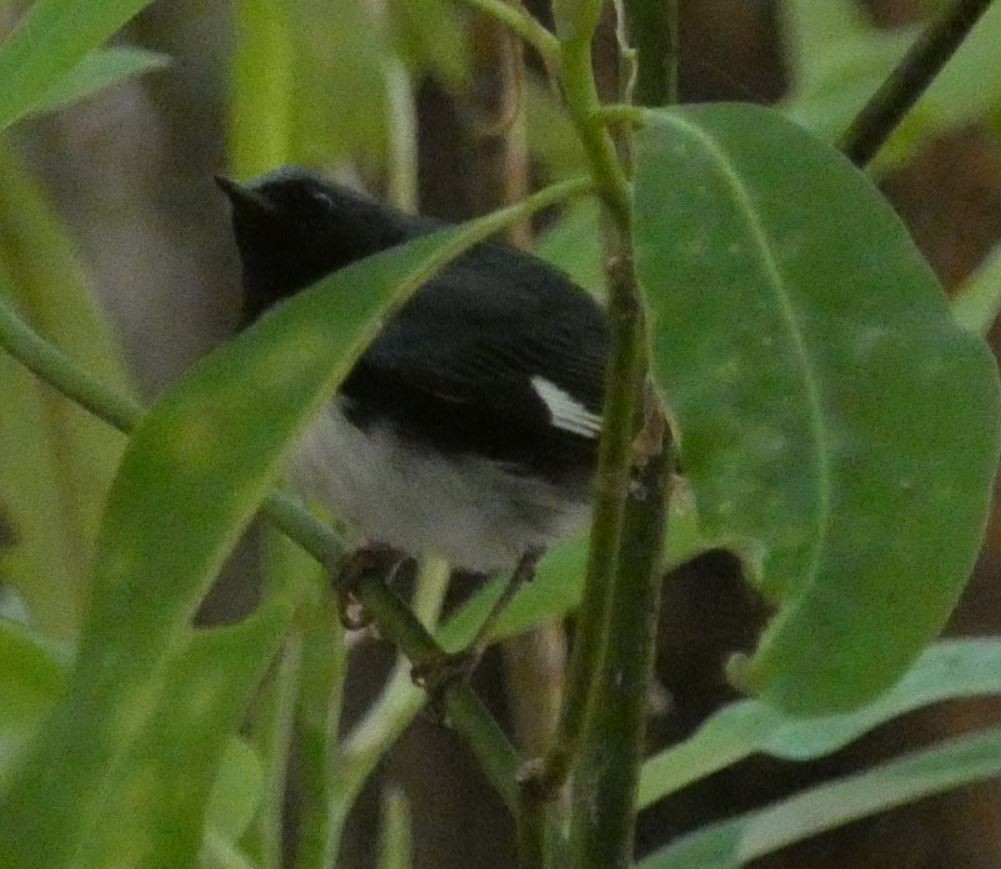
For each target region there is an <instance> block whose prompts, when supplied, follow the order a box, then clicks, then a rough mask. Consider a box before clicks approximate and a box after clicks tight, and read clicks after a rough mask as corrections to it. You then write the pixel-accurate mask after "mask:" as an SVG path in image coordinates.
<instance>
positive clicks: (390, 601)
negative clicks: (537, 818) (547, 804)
mask: <svg viewBox="0 0 1001 869" xmlns="http://www.w3.org/2000/svg"><path fill="white" fill-rule="evenodd" d="M355 595H356V597H357V598H358V600H359V601H360V602H361V604H362V606H364V607H365V610H366V612H368V613H369V614H370V615H371V616H372V618H373V620H374V621H375V623H376V624H377V625H379V629H380V630H381V631H382V632H383V633H384V634H385V635H387V636H391V637H392V638H393V640H394V642H395V643H396V644H397V646H398V647H399V648H400V650H401V651H402V652H403V654H405V655H406V656H407V658H408V659H409V660H410V662H411V663H412V664H413V665H414V666H415V667H421V666H424V665H427V664H428V663H430V662H432V661H435V660H440V658H441V655H442V649H441V647H440V646H439V645H438V644H437V643H436V642H435V641H434V638H433V637H432V636H431V635H430V634H429V633H428V631H427V629H426V628H425V627H424V626H423V625H422V624H421V623H420V622H419V621H417V619H416V618H414V615H413V613H412V612H411V611H410V609H409V608H408V607H407V605H406V604H405V603H404V602H403V601H402V600H401V599H400V597H399V596H398V595H397V594H395V593H394V592H393V591H392V590H390V589H388V588H387V587H386V586H385V584H384V583H383V582H382V581H381V580H379V579H378V578H374V577H363V578H362V579H361V581H360V582H359V583H358V586H357V588H356V590H355ZM444 702H445V711H446V712H447V714H448V717H449V720H450V721H451V722H452V725H453V726H454V727H455V729H456V731H458V732H459V733H460V734H461V735H462V736H463V738H464V739H465V740H466V743H467V745H468V746H469V748H470V750H471V751H472V753H473V755H474V756H475V757H476V759H477V760H478V761H479V765H480V769H482V770H483V773H484V775H485V776H486V778H487V781H489V782H490V783H491V784H492V785H493V786H494V788H495V789H496V790H497V792H498V794H500V797H501V799H502V800H503V801H504V803H505V804H506V805H507V806H508V808H510V809H511V811H512V812H516V811H517V810H518V788H517V782H516V779H517V775H518V770H519V769H520V768H521V762H522V761H521V758H520V757H519V755H518V752H517V751H516V750H515V748H514V746H513V745H512V744H511V742H510V740H508V738H507V736H505V735H504V731H502V730H501V729H500V726H499V725H498V724H497V721H496V720H495V719H494V717H493V716H492V715H491V714H490V712H489V711H488V710H487V708H486V707H485V706H484V705H483V703H482V701H481V700H480V699H479V698H478V697H477V696H476V694H474V693H473V691H472V689H471V688H470V687H469V686H468V685H466V684H463V683H461V682H454V683H450V684H449V685H447V686H446V687H445V688H444Z"/></svg>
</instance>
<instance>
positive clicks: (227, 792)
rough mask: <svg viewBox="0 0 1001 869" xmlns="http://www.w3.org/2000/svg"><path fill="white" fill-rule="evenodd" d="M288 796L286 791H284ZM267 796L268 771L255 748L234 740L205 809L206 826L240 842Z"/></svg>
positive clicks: (220, 765)
mask: <svg viewBox="0 0 1001 869" xmlns="http://www.w3.org/2000/svg"><path fill="white" fill-rule="evenodd" d="M283 793H284V792H283ZM263 795H264V769H263V767H262V766H261V759H260V758H259V757H258V756H257V752H256V751H254V749H253V747H252V746H251V745H250V744H249V743H247V742H246V741H245V740H243V739H241V738H240V737H231V738H230V740H229V742H228V743H227V744H226V747H225V749H223V753H222V757H221V758H220V760H219V774H218V775H217V776H216V780H215V782H214V783H213V784H212V790H211V792H210V794H209V798H208V803H207V804H206V807H205V826H206V828H208V829H211V830H213V831H214V832H215V833H216V834H218V835H219V836H220V837H222V838H223V839H226V840H228V841H230V842H233V843H236V842H238V841H239V840H240V837H241V836H242V835H243V834H244V833H245V832H246V831H247V829H248V828H249V827H250V824H251V822H252V821H253V819H254V814H255V813H256V812H257V808H258V804H259V803H260V800H261V797H262V796H263Z"/></svg>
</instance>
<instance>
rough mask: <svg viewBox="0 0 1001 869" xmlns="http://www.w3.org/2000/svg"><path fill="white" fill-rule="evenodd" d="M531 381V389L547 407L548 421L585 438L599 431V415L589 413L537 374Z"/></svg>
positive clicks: (568, 394) (594, 435)
mask: <svg viewBox="0 0 1001 869" xmlns="http://www.w3.org/2000/svg"><path fill="white" fill-rule="evenodd" d="M531 383H532V389H534V390H535V391H536V393H537V394H538V396H539V398H541V399H542V403H543V404H545V406H546V407H547V408H548V409H549V417H550V421H551V422H552V424H553V425H554V426H555V427H556V428H561V429H563V430H564V431H568V432H573V434H577V435H581V436H582V437H586V438H596V437H597V436H598V434H599V433H600V432H601V417H600V416H599V415H598V414H596V413H591V411H589V410H588V409H587V408H586V407H584V405H583V404H581V403H580V402H579V401H577V400H576V399H575V398H574V397H573V396H572V395H570V393H569V392H566V391H564V390H562V389H560V388H559V387H558V386H557V385H556V384H555V383H551V382H550V381H548V380H546V378H544V377H539V376H538V375H536V376H535V377H533V378H532V381H531Z"/></svg>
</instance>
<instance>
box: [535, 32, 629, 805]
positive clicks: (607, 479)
mask: <svg viewBox="0 0 1001 869" xmlns="http://www.w3.org/2000/svg"><path fill="white" fill-rule="evenodd" d="M569 29H571V30H574V28H572V27H570V28H569ZM578 30H579V29H578ZM574 32H578V31H574ZM590 38H591V33H590V32H584V33H582V34H580V38H578V39H575V40H573V41H570V42H565V43H563V55H562V56H563V69H564V88H565V93H566V99H567V106H568V109H569V111H570V114H571V116H572V118H573V120H574V123H575V125H576V127H577V131H578V135H579V136H580V138H581V142H582V143H583V145H584V149H585V151H586V153H587V155H588V157H589V159H590V162H591V169H592V173H593V177H594V179H595V183H596V185H597V187H598V190H599V192H600V193H601V194H602V198H603V201H604V203H605V205H606V207H607V209H608V211H609V214H610V215H611V217H612V226H611V234H612V239H611V243H610V246H611V248H612V252H613V257H612V260H611V261H610V280H609V296H608V317H609V326H610V332H611V356H610V358H609V361H608V369H607V371H606V394H605V407H604V424H603V427H602V431H601V443H600V448H599V457H598V471H597V476H596V480H595V500H594V519H593V523H592V526H591V539H590V549H589V552H588V565H587V576H586V578H585V585H584V596H583V600H582V603H581V607H580V610H579V611H578V616H577V630H576V637H575V641H574V647H573V652H572V654H571V658H570V671H569V677H568V679H567V689H566V695H565V699H564V702H563V707H562V709H561V711H560V721H559V725H558V727H557V735H556V738H555V739H554V741H553V745H552V748H551V749H550V751H549V752H548V753H547V755H546V759H545V762H544V764H543V766H542V770H541V776H542V779H543V783H544V786H545V787H547V788H554V787H559V786H561V785H562V783H563V782H564V781H565V780H566V777H567V775H568V774H569V771H570V767H571V765H572V761H573V756H574V752H575V751H576V749H577V744H578V739H579V737H580V733H581V730H582V727H583V725H584V722H585V718H586V716H587V714H588V706H589V702H590V696H591V689H592V686H593V684H594V675H595V673H596V672H597V670H598V667H599V665H600V662H601V659H602V656H603V654H604V645H605V637H606V634H607V628H608V623H607V617H608V610H609V602H610V601H611V596H612V587H613V584H614V577H615V563H616V559H617V554H618V550H619V544H620V539H621V531H622V517H623V511H624V508H625V499H626V487H627V485H628V483H629V447H630V444H631V442H632V437H633V415H634V410H635V406H636V395H635V390H634V388H633V386H634V384H636V383H637V382H639V380H640V379H641V377H640V372H642V371H643V370H644V367H645V366H644V352H643V351H644V342H643V330H644V327H643V320H644V318H643V312H642V303H641V301H640V299H639V296H638V294H637V290H636V280H635V274H634V271H633V267H632V257H631V256H630V254H629V245H630V235H631V229H632V205H631V197H630V191H629V182H628V179H627V177H626V174H625V170H624V169H623V167H622V164H621V163H620V161H619V158H618V155H617V154H616V150H615V144H614V142H613V141H612V138H611V136H610V134H609V133H608V130H607V129H606V128H605V127H604V125H603V123H602V122H601V120H600V118H599V116H598V109H599V108H600V106H599V102H598V94H597V90H596V87H595V81H594V73H593V70H592V67H591V48H590Z"/></svg>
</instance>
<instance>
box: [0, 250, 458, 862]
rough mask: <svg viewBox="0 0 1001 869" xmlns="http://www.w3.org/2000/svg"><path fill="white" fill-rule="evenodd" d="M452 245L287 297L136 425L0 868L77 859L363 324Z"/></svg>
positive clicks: (18, 782) (365, 267)
mask: <svg viewBox="0 0 1001 869" xmlns="http://www.w3.org/2000/svg"><path fill="white" fill-rule="evenodd" d="M467 232H468V231H467ZM458 234H460V233H458V232H453V233H443V234H437V235H434V236H431V237H428V238H423V239H421V240H419V241H417V242H415V243H413V244H411V245H408V246H407V247H406V248H404V249H401V250H396V251H393V252H390V253H386V254H382V255H379V256H376V257H373V258H371V259H368V260H365V261H364V262H362V263H359V264H357V265H355V266H352V267H351V268H348V269H345V270H343V271H340V272H337V273H336V274H335V275H333V276H331V277H330V278H329V279H327V280H325V281H322V282H321V283H320V284H318V285H317V286H315V287H313V288H312V289H311V290H308V291H306V292H304V293H301V294H299V295H298V296H297V297H296V299H295V300H294V301H293V302H291V303H289V304H287V305H284V306H282V307H281V308H279V309H278V310H276V311H275V312H274V313H273V314H272V315H270V316H268V317H265V318H263V319H262V320H260V321H259V322H258V323H257V324H256V325H255V326H254V327H253V328H251V329H250V330H248V331H247V332H244V333H242V334H241V335H240V336H238V337H237V338H236V339H235V340H234V341H232V342H231V343H229V344H227V345H225V346H223V347H221V348H219V349H218V350H217V351H215V352H214V353H212V354H210V355H209V356H208V357H207V358H206V359H204V360H203V361H202V362H201V363H200V364H198V365H196V366H195V367H194V368H193V369H192V371H191V373H190V374H189V376H188V377H187V378H186V379H185V380H184V382H183V383H182V384H181V385H180V386H179V387H177V388H176V389H174V390H173V391H171V392H169V393H168V394H167V395H166V396H165V397H164V398H163V399H162V400H161V401H160V402H159V403H158V404H157V405H156V406H155V407H154V408H153V409H152V410H151V411H150V413H149V414H148V415H147V416H146V417H145V419H144V420H143V421H142V422H141V424H140V425H139V427H138V428H137V429H136V431H135V433H134V434H133V436H132V438H131V440H130V442H129V446H128V449H127V450H126V453H125V456H124V458H123V460H122V464H121V467H120V471H119V474H118V476H117V478H116V480H115V483H114V485H113V487H112V491H111V494H110V495H109V499H108V508H107V511H106V513H105V517H104V523H103V526H102V531H101V538H100V541H99V547H98V553H97V556H96V561H95V570H94V591H93V599H92V613H91V618H90V620H89V621H88V622H87V624H86V626H85V629H84V632H83V634H82V637H81V643H80V650H79V657H78V666H77V669H76V671H75V673H74V677H73V679H72V682H71V687H70V690H69V692H68V695H67V697H66V699H65V700H64V702H63V703H62V704H60V706H59V707H58V708H57V709H56V712H55V714H54V715H53V717H52V718H51V719H50V721H49V722H48V723H47V727H45V728H44V730H43V733H42V738H41V739H40V740H39V741H38V743H36V746H35V752H34V753H33V754H32V756H31V758H30V759H29V762H28V763H27V764H26V765H25V766H24V767H23V768H22V769H21V771H20V773H21V774H20V776H19V777H17V778H15V780H14V783H13V785H12V787H11V789H10V791H9V792H8V793H7V794H5V798H4V802H3V803H0V809H2V812H0V816H2V817H3V822H2V823H0V853H5V854H10V855H20V856H21V857H23V858H24V859H23V860H21V859H15V860H14V862H15V863H18V864H19V865H25V866H28V865H31V864H30V863H29V862H28V856H29V854H30V855H33V857H32V859H36V858H39V857H40V858H42V859H43V860H44V863H45V865H47V866H51V867H57V866H61V865H63V861H64V860H65V859H66V858H67V857H68V856H69V855H70V854H71V853H72V852H73V850H74V849H75V848H76V847H77V844H76V842H77V837H78V836H79V835H80V834H81V832H82V831H83V830H86V829H87V828H88V827H89V825H90V819H91V818H92V817H93V814H94V812H95V811H96V810H98V809H100V807H101V803H100V801H98V800H96V799H95V798H94V795H95V794H98V793H102V792H103V791H104V788H105V785H106V780H107V777H108V775H109V774H110V773H111V772H113V770H114V769H115V767H116V766H117V764H118V762H119V759H120V758H121V756H122V755H123V753H124V752H126V751H127V750H128V749H129V748H130V747H131V746H132V744H133V742H134V741H135V740H136V739H137V737H138V735H139V734H140V733H141V732H142V730H143V728H144V727H145V726H146V724H147V722H148V720H149V718H150V716H151V715H153V714H154V712H155V709H156V707H157V702H158V698H159V697H160V696H161V695H162V694H163V692H164V691H165V690H166V683H167V682H168V681H169V676H170V673H171V672H172V670H171V668H169V667H168V666H167V665H168V663H169V661H170V660H171V659H172V658H174V657H175V656H176V655H177V653H178V652H179V651H180V649H181V647H183V644H184V642H185V639H186V636H187V630H188V628H187V624H188V621H189V620H190V618H191V616H192V615H193V613H194V610H195V608H196V607H197V605H198V602H199V600H200V599H201V596H202V595H203V593H204V592H205V590H206V589H207V588H208V586H209V584H210V582H211V580H212V578H213V577H214V576H215V574H216V573H217V571H218V569H219V567H220V566H221V564H222V561H223V559H224V558H225V556H226V554H227V553H228V552H229V550H230V549H231V548H232V546H233V544H234V543H235V541H236V540H237V538H238V536H239V534H240V532H241V530H242V529H243V527H244V526H245V525H246V523H247V522H248V521H249V519H250V517H251V516H252V515H253V513H254V511H255V510H256V508H257V506H258V504H259V503H260V501H261V500H262V499H263V497H264V495H265V494H266V493H267V491H268V488H269V486H270V484H271V481H272V480H273V479H274V477H275V475H276V473H277V472H278V470H279V468H280V466H281V462H282V460H283V458H284V457H285V455H286V454H287V453H288V451H289V449H290V447H291V445H292V442H293V440H294V438H295V436H296V435H297V434H298V432H299V431H300V430H301V429H302V428H303V426H304V425H305V423H306V422H307V420H308V418H309V416H310V414H311V413H313V412H315V411H316V410H318V409H319V407H320V406H321V405H322V403H323V402H324V401H326V400H328V399H329V397H330V395H331V394H332V393H333V391H334V389H335V388H336V386H337V384H338V382H339V381H340V379H341V377H343V375H344V373H345V372H346V371H347V370H348V369H349V368H350V365H351V364H352V362H353V360H354V359H355V358H356V357H357V354H358V352H359V351H360V348H361V347H362V346H363V342H364V340H365V338H366V337H367V336H369V335H371V333H372V330H373V329H374V328H376V325H377V324H376V323H375V322H374V321H371V318H372V317H373V315H374V314H375V313H377V312H378V311H379V309H380V307H381V306H385V304H386V303H387V300H388V299H389V298H390V297H391V296H392V294H393V292H394V291H395V290H397V288H399V287H400V286H401V285H411V286H412V284H413V281H414V280H415V277H416V276H417V275H418V274H419V273H421V269H422V268H424V267H426V264H427V262H428V260H429V259H430V258H431V257H432V255H433V254H435V253H437V252H439V251H440V249H441V248H442V247H443V246H447V245H448V243H449V242H450V241H454V238H455V237H456V236H457V235H458ZM370 321H371V322H370ZM53 759H58V762H54V760H53ZM59 792H61V793H62V794H63V795H64V799H60V800H55V801H54V800H52V798H51V795H52V794H53V793H59ZM14 819H16V820H14ZM53 830H58V831H59V832H60V835H59V836H56V835H53V834H52V832H51V831H53ZM43 831H46V832H43Z"/></svg>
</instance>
